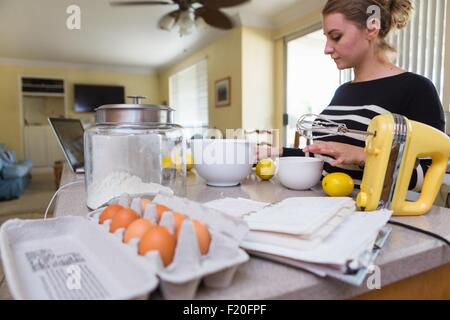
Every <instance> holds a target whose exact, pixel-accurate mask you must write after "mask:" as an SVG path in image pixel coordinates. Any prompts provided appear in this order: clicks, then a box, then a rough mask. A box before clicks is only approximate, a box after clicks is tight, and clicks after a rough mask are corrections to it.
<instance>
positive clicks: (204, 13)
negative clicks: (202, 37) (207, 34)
mask: <svg viewBox="0 0 450 320" xmlns="http://www.w3.org/2000/svg"><path fill="white" fill-rule="evenodd" d="M195 15H196V16H199V17H202V18H203V20H205V22H206V23H207V24H209V25H211V26H213V27H216V28H219V29H232V28H233V22H232V21H231V20H230V18H228V17H227V16H226V15H225V14H223V13H222V12H220V11H219V10H216V9H212V8H208V7H200V8H198V9H196V10H195Z"/></svg>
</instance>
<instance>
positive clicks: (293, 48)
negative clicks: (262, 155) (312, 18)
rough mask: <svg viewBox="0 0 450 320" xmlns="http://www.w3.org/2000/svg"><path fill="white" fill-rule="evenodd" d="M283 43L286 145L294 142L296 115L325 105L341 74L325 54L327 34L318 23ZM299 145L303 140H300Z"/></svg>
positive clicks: (318, 110) (329, 99)
mask: <svg viewBox="0 0 450 320" xmlns="http://www.w3.org/2000/svg"><path fill="white" fill-rule="evenodd" d="M285 44H286V53H287V57H286V113H285V115H284V118H285V121H284V128H285V134H286V136H285V138H286V145H287V146H292V145H293V144H294V137H295V132H296V124H297V120H298V118H300V116H301V115H303V114H305V113H315V114H319V113H321V112H322V110H323V109H324V108H325V107H326V106H328V104H329V103H330V101H331V99H332V98H333V94H334V92H335V91H336V89H337V88H338V87H339V85H340V84H341V81H342V80H343V77H342V76H341V73H340V72H339V70H338V68H337V67H336V64H335V63H334V62H333V60H332V59H330V57H329V56H327V55H325V53H324V49H325V44H326V37H325V36H324V35H323V29H322V28H321V26H316V27H315V28H313V29H312V30H306V32H303V33H302V34H299V35H294V36H292V37H289V38H286V39H285ZM300 143H301V145H300V146H301V147H303V146H304V143H305V141H301V142H300Z"/></svg>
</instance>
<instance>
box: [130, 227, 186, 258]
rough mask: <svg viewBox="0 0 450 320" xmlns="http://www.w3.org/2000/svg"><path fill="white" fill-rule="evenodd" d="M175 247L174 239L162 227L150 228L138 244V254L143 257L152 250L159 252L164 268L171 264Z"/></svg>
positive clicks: (175, 241)
mask: <svg viewBox="0 0 450 320" xmlns="http://www.w3.org/2000/svg"><path fill="white" fill-rule="evenodd" d="M176 245H177V240H176V237H175V236H174V235H173V234H172V233H171V232H170V231H169V230H168V229H167V228H166V227H162V226H154V227H151V228H150V229H149V230H148V231H147V232H146V233H145V234H144V236H143V237H142V239H141V242H139V254H140V255H142V256H143V255H145V254H146V253H147V252H149V251H152V250H157V251H159V254H160V256H161V260H162V261H163V263H164V266H166V267H167V266H168V265H169V264H171V263H172V260H173V256H174V254H175V247H176Z"/></svg>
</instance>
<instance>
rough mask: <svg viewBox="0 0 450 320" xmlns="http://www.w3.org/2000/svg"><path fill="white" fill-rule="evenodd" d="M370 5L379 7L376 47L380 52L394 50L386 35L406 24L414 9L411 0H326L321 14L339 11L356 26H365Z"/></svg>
mask: <svg viewBox="0 0 450 320" xmlns="http://www.w3.org/2000/svg"><path fill="white" fill-rule="evenodd" d="M370 6H378V7H379V8H380V15H381V16H380V18H381V19H380V20H381V21H380V33H379V35H378V46H377V47H378V49H380V50H381V51H382V52H386V51H388V52H389V51H390V52H396V50H395V48H394V47H392V46H391V45H390V44H389V43H388V42H387V41H386V37H387V36H388V35H389V34H390V33H391V32H392V31H396V30H400V29H403V28H405V27H406V26H407V25H408V22H409V19H410V16H411V14H412V11H413V10H414V9H413V4H412V1H411V0H328V1H327V3H326V5H325V7H324V8H323V10H322V15H323V16H326V15H328V14H331V13H341V14H343V15H344V16H345V18H346V19H347V20H349V21H351V22H353V23H355V24H356V25H357V26H359V27H361V28H367V20H368V19H369V17H370V14H368V13H367V9H368V8H369V7H370Z"/></svg>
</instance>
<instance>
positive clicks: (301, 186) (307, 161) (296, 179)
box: [277, 157, 323, 190]
mask: <svg viewBox="0 0 450 320" xmlns="http://www.w3.org/2000/svg"><path fill="white" fill-rule="evenodd" d="M277 162H278V163H277V178H278V180H279V181H280V183H281V184H282V185H283V186H285V187H286V188H289V189H293V190H308V189H310V188H312V187H314V186H315V185H316V184H317V183H319V181H320V178H321V176H322V169H323V160H322V159H317V158H308V157H282V158H279V159H278V161H277Z"/></svg>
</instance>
